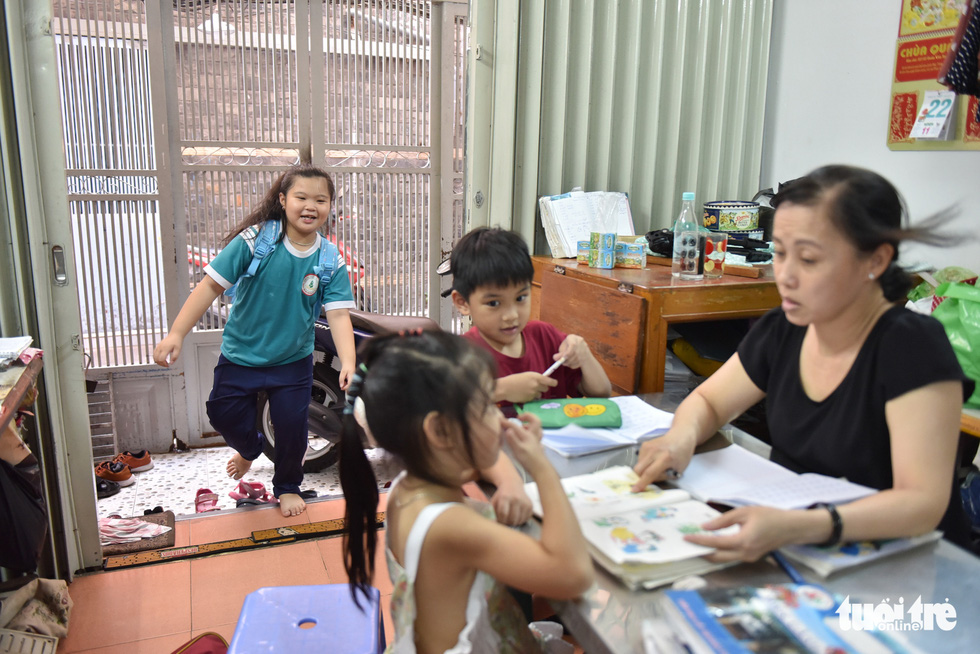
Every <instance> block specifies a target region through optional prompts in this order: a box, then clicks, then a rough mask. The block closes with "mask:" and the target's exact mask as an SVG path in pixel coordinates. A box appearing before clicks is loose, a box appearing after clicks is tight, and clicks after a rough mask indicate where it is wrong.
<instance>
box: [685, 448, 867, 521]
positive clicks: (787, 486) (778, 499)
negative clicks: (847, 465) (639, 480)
mask: <svg viewBox="0 0 980 654" xmlns="http://www.w3.org/2000/svg"><path fill="white" fill-rule="evenodd" d="M673 483H674V484H675V485H676V486H678V487H679V488H682V489H684V490H686V491H687V492H689V493H690V494H691V496H692V497H695V498H697V499H699V500H703V501H705V502H717V503H719V504H727V505H729V506H741V505H748V504H758V505H761V506H772V507H776V508H778V509H804V508H806V507H808V506H810V505H811V504H814V503H816V502H831V503H834V504H842V503H845V502H850V501H852V500H856V499H860V498H862V497H867V496H868V495H874V494H875V493H876V492H878V491H876V490H875V489H873V488H868V487H867V486H862V485H861V484H855V483H854V482H850V481H847V480H846V479H839V478H837V477H828V476H826V475H820V474H817V473H813V472H808V473H804V474H798V473H795V472H793V471H792V470H789V469H787V468H784V467H783V466H781V465H779V464H778V463H773V462H772V461H770V460H769V459H764V458H763V457H761V456H759V455H757V454H753V453H752V452H749V451H748V450H746V449H745V448H743V447H740V446H738V445H729V446H727V447H723V448H721V449H719V450H714V451H712V452H704V453H703V454H695V455H694V457H693V458H692V459H691V463H690V464H688V466H687V469H686V470H684V473H683V475H682V476H681V478H680V479H678V480H677V481H675V482H673Z"/></svg>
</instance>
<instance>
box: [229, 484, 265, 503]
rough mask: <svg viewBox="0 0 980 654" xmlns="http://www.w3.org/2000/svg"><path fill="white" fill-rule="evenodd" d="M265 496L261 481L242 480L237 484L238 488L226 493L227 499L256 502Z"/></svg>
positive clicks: (263, 485)
mask: <svg viewBox="0 0 980 654" xmlns="http://www.w3.org/2000/svg"><path fill="white" fill-rule="evenodd" d="M265 495H266V490H265V484H263V483H262V482H261V481H252V482H248V481H245V480H242V481H240V482H238V487H237V488H236V489H235V490H233V491H231V492H230V493H228V497H230V498H231V499H233V500H244V499H252V500H257V499H260V498H262V497H263V496H265Z"/></svg>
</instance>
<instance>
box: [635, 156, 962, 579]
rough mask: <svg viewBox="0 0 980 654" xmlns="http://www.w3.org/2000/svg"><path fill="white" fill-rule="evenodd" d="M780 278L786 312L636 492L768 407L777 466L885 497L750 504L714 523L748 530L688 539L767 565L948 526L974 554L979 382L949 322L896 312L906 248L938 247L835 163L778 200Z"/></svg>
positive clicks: (896, 201) (730, 366) (875, 190)
mask: <svg viewBox="0 0 980 654" xmlns="http://www.w3.org/2000/svg"><path fill="white" fill-rule="evenodd" d="M773 206H774V207H776V214H775V218H774V222H773V246H774V255H775V256H774V260H773V274H774V276H775V280H776V285H777V287H778V288H779V293H780V295H781V296H782V305H781V306H780V307H779V308H777V309H774V310H773V311H771V312H770V313H769V314H767V315H766V316H764V317H763V318H762V319H761V320H760V321H759V322H758V323H757V324H756V325H755V326H754V327H753V328H752V330H751V331H750V332H749V334H748V335H747V336H746V337H745V339H744V341H743V342H742V344H741V345H740V346H739V349H738V352H737V353H736V354H735V355H734V356H732V358H731V359H729V360H728V361H727V362H726V363H725V364H724V366H722V367H721V369H719V370H718V371H717V372H716V373H714V374H713V375H712V376H711V377H709V378H708V379H707V380H706V381H705V382H704V383H703V384H701V385H700V386H699V387H698V388H696V389H695V390H694V391H693V392H692V393H691V395H690V396H688V397H687V398H686V399H685V400H684V402H683V403H681V405H680V407H678V409H677V412H676V415H675V418H674V423H673V427H672V428H671V430H670V431H669V432H668V433H667V434H666V435H665V436H663V437H661V438H657V439H654V440H651V441H648V442H647V443H645V444H644V445H643V446H642V447H641V448H640V457H639V463H638V464H637V466H636V472H637V473H638V474H639V475H640V481H639V482H638V483H637V485H636V488H637V489H639V488H642V487H643V486H645V485H646V484H648V483H650V482H652V481H655V480H658V479H664V478H665V477H666V476H667V474H668V471H676V472H681V471H683V470H684V468H686V467H687V465H688V463H689V462H690V460H691V456H692V455H693V453H694V449H695V447H696V446H697V445H698V444H700V443H702V442H704V441H705V440H707V439H708V438H709V437H710V436H711V435H712V434H714V433H715V432H716V431H717V430H718V428H720V427H721V426H722V425H724V424H725V423H727V422H728V421H730V420H732V419H734V418H735V417H736V416H738V415H740V414H741V413H743V412H744V411H745V410H746V409H748V408H749V407H751V406H752V405H753V404H755V403H756V402H758V401H759V400H761V399H762V398H763V397H766V398H767V402H766V406H767V414H768V415H767V420H768V423H769V432H770V436H771V439H772V446H773V450H772V459H773V460H774V461H776V462H777V463H780V464H782V465H784V466H786V467H788V468H791V469H793V470H796V471H798V472H819V473H822V474H826V475H831V476H844V477H847V478H848V479H849V480H851V481H854V482H857V483H860V484H864V485H867V486H872V487H874V488H877V489H880V490H881V492H880V493H877V494H875V495H873V496H870V497H866V498H864V499H861V500H857V501H854V502H851V503H849V504H846V505H842V506H839V507H836V506H833V505H821V506H819V507H815V508H811V509H808V510H796V511H784V510H779V509H773V508H768V507H757V506H756V507H742V508H737V509H734V510H732V511H729V512H727V513H725V514H724V515H722V516H720V517H719V518H717V519H715V520H713V521H711V522H709V523H707V524H706V525H704V526H705V528H706V529H709V530H714V529H719V528H722V527H726V526H729V525H733V524H739V525H741V529H740V531H739V532H738V533H737V534H733V535H726V536H722V535H713V534H699V535H692V536H689V537H687V538H688V540H690V541H692V542H696V543H699V544H702V545H706V546H710V547H714V548H717V550H718V551H717V552H716V553H715V555H714V558H715V559H717V560H749V561H751V560H756V559H758V558H760V557H762V556H764V555H765V554H767V553H768V552H770V551H771V550H774V549H776V548H779V547H782V546H784V545H790V544H796V543H826V544H831V543H836V542H838V541H841V540H846V541H854V540H867V539H883V538H896V537H904V536H912V535H917V534H921V533H925V532H927V531H929V530H931V529H934V528H936V526H937V525H940V528H943V529H945V530H946V535H947V538H950V539H951V540H954V542H959V543H961V544H964V545H968V544H969V543H968V536H967V534H968V528H967V526H966V522H965V519H964V516H963V513H962V508H961V506H960V499H959V494H958V493H954V492H951V490H952V489H954V483H953V473H954V459H955V455H956V447H957V442H958V436H959V421H960V411H961V408H962V404H963V401H964V399H965V398H966V397H969V395H970V393H972V389H973V382H972V381H970V380H968V379H967V378H966V377H965V376H964V375H963V371H962V369H961V368H960V366H959V364H958V362H957V360H956V357H955V355H954V354H953V351H952V348H951V346H950V344H949V341H948V340H947V338H946V336H945V332H944V330H943V327H942V325H940V324H939V323H938V322H937V321H936V320H935V319H933V318H932V317H929V316H922V315H918V314H914V313H912V312H910V311H908V310H906V309H904V308H901V307H900V306H896V304H895V303H896V302H897V301H899V300H901V299H903V298H904V295H905V293H906V292H907V291H908V289H909V288H910V285H911V281H910V279H909V276H908V275H907V274H906V273H905V272H904V271H903V270H902V269H901V268H900V267H899V266H898V264H897V262H896V259H897V254H898V245H899V243H900V242H901V241H903V240H915V241H919V242H925V243H931V244H942V243H945V242H948V240H949V239H947V237H944V236H942V235H939V234H937V233H936V232H935V231H933V228H934V227H935V226H937V225H938V224H940V223H941V222H942V219H941V218H939V217H934V218H933V219H930V220H928V221H926V224H925V225H926V226H924V227H918V228H903V218H904V215H905V211H904V203H903V201H902V199H901V197H900V196H899V194H898V192H897V191H896V190H895V188H894V187H893V186H892V185H891V184H890V183H889V182H888V181H887V180H885V179H884V178H882V177H881V176H880V175H877V174H876V173H873V172H871V171H867V170H862V169H858V168H852V167H847V166H827V167H824V168H820V169H818V170H816V171H814V172H812V173H810V174H809V175H807V176H806V177H802V178H800V179H798V180H794V181H793V182H790V183H789V184H787V185H785V186H784V187H783V188H782V189H781V190H780V192H779V194H778V195H777V196H776V197H775V198H774V199H773Z"/></svg>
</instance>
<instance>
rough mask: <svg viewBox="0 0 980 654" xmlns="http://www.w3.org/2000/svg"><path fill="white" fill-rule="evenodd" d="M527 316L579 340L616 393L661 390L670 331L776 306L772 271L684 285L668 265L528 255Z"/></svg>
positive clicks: (752, 314)
mask: <svg viewBox="0 0 980 654" xmlns="http://www.w3.org/2000/svg"><path fill="white" fill-rule="evenodd" d="M531 262H532V264H533V265H534V284H533V286H532V289H531V299H532V314H531V316H532V318H536V319H539V320H544V321H546V322H549V323H551V324H553V325H554V326H555V327H557V328H558V329H560V330H561V331H563V332H565V333H568V334H578V335H580V336H582V338H584V339H585V340H586V341H587V342H588V344H589V347H591V348H592V352H593V354H595V356H596V358H597V359H599V361H600V363H602V366H603V368H605V370H606V374H607V375H608V376H609V380H610V381H611V382H612V385H613V388H614V390H615V391H616V392H618V393H623V394H629V395H631V394H637V393H655V392H660V391H662V390H663V389H664V365H665V363H666V353H667V328H668V326H669V324H670V323H674V322H700V321H707V320H728V319H735V318H753V317H757V316H761V315H762V314H764V313H766V312H767V311H769V309H772V308H773V307H776V306H778V305H779V303H780V298H779V292H778V291H777V290H776V284H775V282H774V281H773V279H772V275H771V272H767V273H766V274H765V275H763V276H761V277H759V278H758V279H752V278H747V277H736V276H732V275H724V276H722V277H720V278H718V279H711V280H705V281H700V282H689V281H681V280H679V279H675V278H674V277H672V276H671V274H670V268H668V267H664V266H648V267H647V268H642V269H630V268H613V269H611V270H603V269H599V268H589V267H588V266H587V265H585V264H579V263H577V262H576V261H575V260H574V259H553V258H551V257H531Z"/></svg>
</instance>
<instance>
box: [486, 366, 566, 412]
mask: <svg viewBox="0 0 980 654" xmlns="http://www.w3.org/2000/svg"><path fill="white" fill-rule="evenodd" d="M557 385H558V380H557V379H552V378H551V377H545V376H544V375H542V374H541V373H540V372H533V371H528V372H518V373H515V374H513V375H507V376H506V377H501V378H500V379H498V380H497V386H496V393H495V394H494V395H495V397H494V400H495V401H497V402H501V401H505V400H506V401H507V402H514V403H516V404H523V403H524V402H530V401H531V400H536V399H538V398H539V397H541V395H543V394H544V393H545V391H547V390H548V389H549V388H553V387H555V386H557Z"/></svg>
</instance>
